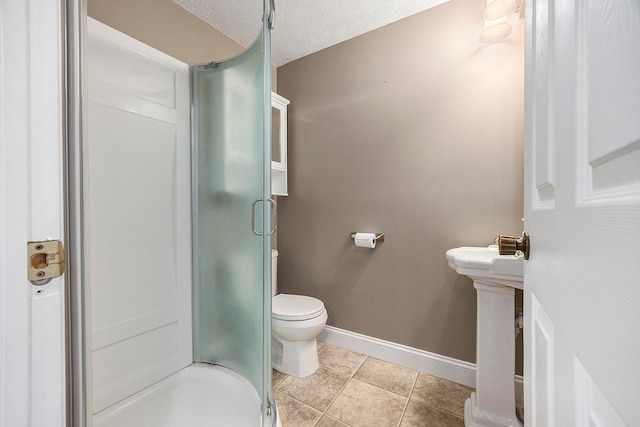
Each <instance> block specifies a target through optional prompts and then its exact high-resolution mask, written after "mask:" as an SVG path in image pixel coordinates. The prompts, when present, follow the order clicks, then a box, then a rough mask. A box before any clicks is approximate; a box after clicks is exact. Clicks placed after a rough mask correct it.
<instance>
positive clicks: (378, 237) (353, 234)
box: [350, 231, 384, 242]
mask: <svg viewBox="0 0 640 427" xmlns="http://www.w3.org/2000/svg"><path fill="white" fill-rule="evenodd" d="M356 233H357V231H352V232H351V236H350V237H351V240H355V239H356ZM374 234H375V235H376V237H374V240H375V241H376V242H384V233H374Z"/></svg>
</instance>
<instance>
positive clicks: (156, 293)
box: [84, 18, 193, 413]
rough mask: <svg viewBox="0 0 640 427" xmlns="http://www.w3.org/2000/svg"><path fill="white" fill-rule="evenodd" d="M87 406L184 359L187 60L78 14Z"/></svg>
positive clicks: (102, 403) (188, 359) (104, 402)
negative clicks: (82, 34)
mask: <svg viewBox="0 0 640 427" xmlns="http://www.w3.org/2000/svg"><path fill="white" fill-rule="evenodd" d="M85 57H86V62H85V64H86V67H85V75H86V76H87V86H88V88H87V92H88V101H89V102H88V107H87V110H88V126H87V128H88V131H87V133H88V137H87V143H86V146H85V159H84V168H85V169H86V171H85V188H86V193H85V195H84V197H85V201H86V206H87V208H86V210H85V220H86V223H87V227H86V230H85V236H86V240H87V245H86V247H85V248H84V250H85V260H86V262H87V266H88V267H87V271H88V274H87V277H88V285H89V288H90V293H91V310H90V321H91V332H92V334H91V344H92V354H91V364H92V365H93V366H92V368H93V369H92V381H93V411H94V413H96V412H99V411H101V410H103V409H105V408H107V407H108V406H110V405H112V404H114V403H116V402H118V401H120V400H122V399H124V398H125V397H127V396H129V395H131V394H133V393H135V392H137V391H140V390H142V389H144V388H145V387H148V386H150V385H151V384H153V383H155V382H157V381H159V380H161V379H163V378H165V377H167V376H169V375H171V374H172V373H174V372H176V371H178V370H180V369H182V368H184V367H185V366H187V365H189V364H191V363H192V361H193V356H192V339H191V336H192V327H191V198H190V195H191V185H190V183H191V179H190V177H191V173H190V159H191V157H190V130H189V109H190V103H189V68H188V66H187V65H186V64H184V63H182V62H180V61H178V60H176V59H174V58H172V57H170V56H168V55H165V54H164V53H162V52H159V51H157V50H155V49H153V48H151V47H149V46H147V45H145V44H143V43H140V42H138V41H137V40H134V39H132V38H131V37H128V36H126V35H125V34H122V33H120V32H118V31H116V30H114V29H113V28H110V27H108V26H106V25H104V24H102V23H100V22H98V21H95V20H93V19H91V18H89V19H88V20H87V45H86V55H85Z"/></svg>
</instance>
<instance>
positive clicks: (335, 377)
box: [273, 342, 473, 427]
mask: <svg viewBox="0 0 640 427" xmlns="http://www.w3.org/2000/svg"><path fill="white" fill-rule="evenodd" d="M318 359H319V361H320V368H319V369H318V371H317V372H316V373H315V374H313V375H311V376H309V377H307V378H295V377H291V376H288V375H285V374H283V373H281V372H278V371H276V370H274V371H273V385H274V390H275V392H274V394H275V399H276V403H277V405H278V411H279V413H280V417H281V420H282V426H283V427H360V426H362V427H378V426H379V427H411V426H421V427H422V426H434V427H453V426H464V421H463V416H464V401H465V399H466V398H468V397H469V396H470V395H471V392H472V391H473V389H471V388H469V387H466V386H463V385H460V384H456V383H453V382H451V381H446V380H443V379H440V378H437V377H434V376H431V375H427V374H424V373H422V372H418V371H414V370H412V369H408V368H404V367H402V366H398V365H394V364H392V363H388V362H385V361H382V360H378V359H374V358H372V357H368V356H365V355H362V354H358V353H354V352H352V351H349V350H345V349H342V348H339V347H334V346H332V345H329V344H324V343H321V342H318Z"/></svg>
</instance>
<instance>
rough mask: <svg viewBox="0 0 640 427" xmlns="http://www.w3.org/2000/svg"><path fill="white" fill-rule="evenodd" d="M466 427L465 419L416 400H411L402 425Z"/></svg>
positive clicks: (407, 426)
mask: <svg viewBox="0 0 640 427" xmlns="http://www.w3.org/2000/svg"><path fill="white" fill-rule="evenodd" d="M424 426H434V427H435V426H437V427H464V420H463V419H462V418H460V417H456V416H455V415H453V414H450V413H448V412H444V411H441V410H439V409H436V408H434V407H432V406H427V405H425V404H422V403H420V402H417V401H415V400H411V401H409V405H407V409H406V411H405V412H404V416H403V417H402V422H401V423H400V427H424Z"/></svg>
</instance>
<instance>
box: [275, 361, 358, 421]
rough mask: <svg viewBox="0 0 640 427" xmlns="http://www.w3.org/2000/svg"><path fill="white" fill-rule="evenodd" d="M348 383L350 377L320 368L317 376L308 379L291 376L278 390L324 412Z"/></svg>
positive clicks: (279, 385)
mask: <svg viewBox="0 0 640 427" xmlns="http://www.w3.org/2000/svg"><path fill="white" fill-rule="evenodd" d="M347 381H349V377H347V376H345V375H341V374H339V373H337V372H333V371H330V370H328V369H324V368H319V369H318V370H317V371H316V373H315V374H313V375H309V376H308V377H306V378H296V377H292V376H289V377H288V378H286V379H285V380H284V381H282V382H281V383H280V384H278V386H277V387H276V389H277V390H278V391H280V392H282V393H285V394H288V395H289V396H291V397H293V398H295V399H296V400H299V401H300V402H303V403H306V404H307V405H309V406H311V407H312V408H315V409H317V410H319V411H322V412H324V411H325V410H326V409H327V408H328V407H329V404H330V403H331V402H332V401H333V399H334V398H335V397H336V396H337V395H338V393H340V391H341V390H342V389H343V387H344V385H345V384H346V383H347Z"/></svg>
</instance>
